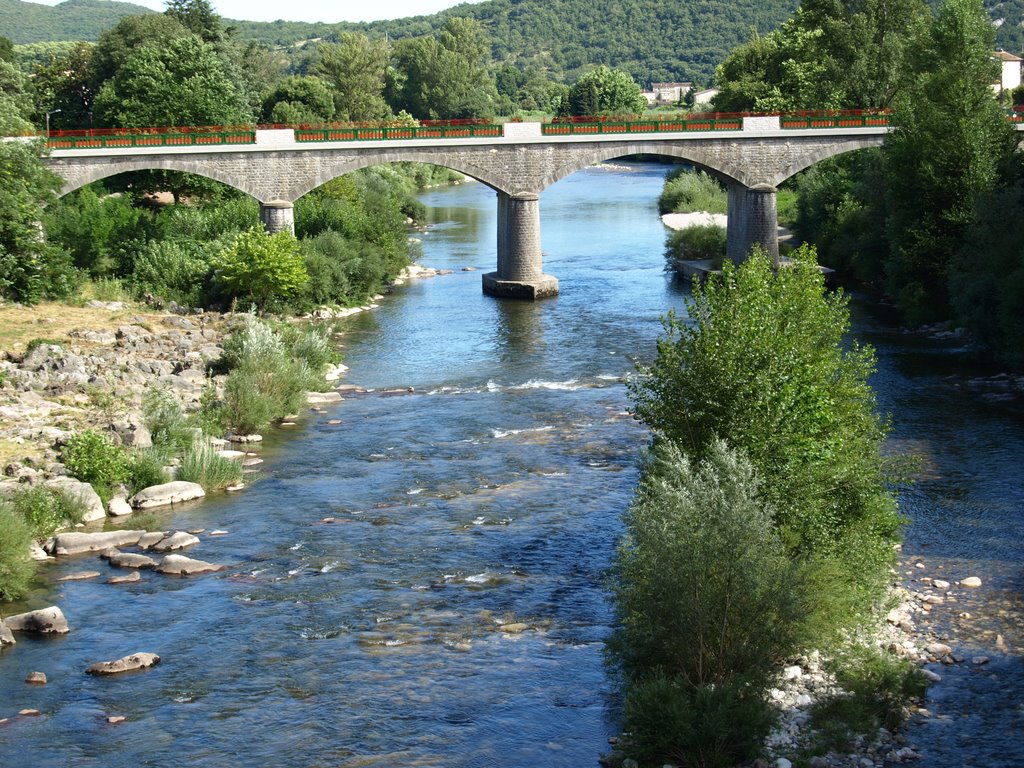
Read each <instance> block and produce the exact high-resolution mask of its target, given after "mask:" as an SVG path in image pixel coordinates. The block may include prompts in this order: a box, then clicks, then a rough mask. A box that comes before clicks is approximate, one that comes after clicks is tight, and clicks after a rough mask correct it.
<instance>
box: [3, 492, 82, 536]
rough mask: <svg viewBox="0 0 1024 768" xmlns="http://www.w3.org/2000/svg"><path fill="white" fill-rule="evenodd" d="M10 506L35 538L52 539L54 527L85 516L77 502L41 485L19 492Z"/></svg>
mask: <svg viewBox="0 0 1024 768" xmlns="http://www.w3.org/2000/svg"><path fill="white" fill-rule="evenodd" d="M10 504H11V506H12V507H13V508H14V510H15V511H16V512H17V513H18V514H20V515H21V517H22V518H23V519H24V520H25V522H26V523H28V525H29V528H30V529H31V531H32V537H33V538H36V539H45V538H46V537H48V536H52V535H53V533H54V531H56V530H57V529H58V528H62V527H64V526H65V525H69V524H70V525H75V524H76V523H80V522H82V518H84V517H85V506H84V505H83V503H82V502H81V501H80V500H79V499H77V498H75V497H72V496H69V495H68V494H66V493H63V492H61V491H60V490H58V489H56V488H47V487H46V486H42V485H36V486H29V487H26V488H22V489H19V490H18V491H17V492H16V493H15V494H14V495H13V496H12V497H11V500H10Z"/></svg>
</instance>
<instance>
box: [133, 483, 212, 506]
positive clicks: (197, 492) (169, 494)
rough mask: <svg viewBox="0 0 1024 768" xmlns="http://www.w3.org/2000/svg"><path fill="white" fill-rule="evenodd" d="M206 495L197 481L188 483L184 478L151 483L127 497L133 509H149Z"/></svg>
mask: <svg viewBox="0 0 1024 768" xmlns="http://www.w3.org/2000/svg"><path fill="white" fill-rule="evenodd" d="M205 495H206V491H204V490H203V487H202V486H201V485H199V484H198V483H189V482H185V481H184V480H175V481H174V482H171V483H162V484H160V485H151V486H150V487H149V488H143V489H142V490H141V491H139V492H138V493H136V494H135V495H134V496H132V497H131V499H129V503H130V504H131V505H132V506H133V507H134V508H135V509H149V508H151V507H164V506H167V505H169V504H181V503H182V502H184V501H191V500H192V499H199V498H202V497H203V496H205Z"/></svg>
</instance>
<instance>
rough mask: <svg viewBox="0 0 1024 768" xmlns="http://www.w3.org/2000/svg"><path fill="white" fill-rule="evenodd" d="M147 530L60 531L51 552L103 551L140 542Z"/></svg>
mask: <svg viewBox="0 0 1024 768" xmlns="http://www.w3.org/2000/svg"><path fill="white" fill-rule="evenodd" d="M144 533H145V531H99V532H97V533H78V532H77V531H76V532H71V533H58V534H57V535H56V536H54V537H53V544H52V545H51V548H50V552H51V553H52V554H55V555H79V554H82V553H83V552H101V551H103V550H105V549H110V548H111V547H126V546H130V545H132V544H138V542H139V539H140V538H141V537H142V535H143V534H144Z"/></svg>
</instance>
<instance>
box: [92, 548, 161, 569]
mask: <svg viewBox="0 0 1024 768" xmlns="http://www.w3.org/2000/svg"><path fill="white" fill-rule="evenodd" d="M100 557H102V558H103V559H104V560H106V561H107V562H109V563H110V564H111V565H112V566H114V567H115V568H156V560H154V559H153V558H152V557H148V556H147V555H140V554H138V553H137V552H122V551H120V550H119V549H108V550H106V551H105V552H104V553H103V554H102V555H100Z"/></svg>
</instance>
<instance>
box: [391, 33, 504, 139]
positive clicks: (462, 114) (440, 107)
mask: <svg viewBox="0 0 1024 768" xmlns="http://www.w3.org/2000/svg"><path fill="white" fill-rule="evenodd" d="M489 63H490V50H489V44H488V40H487V36H486V33H485V32H484V31H483V28H482V27H481V25H480V23H479V22H477V21H475V20H472V19H463V18H451V19H448V21H447V22H445V25H444V27H442V29H441V31H440V32H439V33H438V35H437V36H435V37H421V38H416V39H412V40H402V41H399V43H398V44H397V45H396V46H395V69H394V71H393V72H392V73H391V82H390V83H389V92H390V95H389V101H390V102H391V106H392V108H393V109H395V110H396V111H398V110H402V109H404V110H406V111H407V112H409V113H410V114H412V115H413V116H414V117H417V118H426V119H433V120H438V119H440V120H449V119H458V118H473V117H489V116H491V115H493V114H494V108H495V104H496V103H497V89H496V86H495V84H494V78H493V76H492V75H491V74H490V72H489V71H488V65H489Z"/></svg>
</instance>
